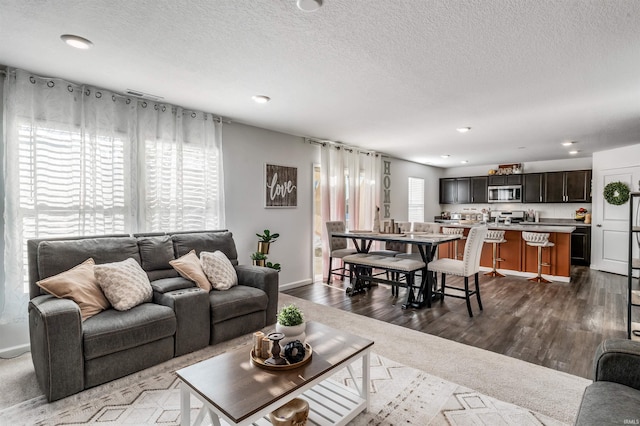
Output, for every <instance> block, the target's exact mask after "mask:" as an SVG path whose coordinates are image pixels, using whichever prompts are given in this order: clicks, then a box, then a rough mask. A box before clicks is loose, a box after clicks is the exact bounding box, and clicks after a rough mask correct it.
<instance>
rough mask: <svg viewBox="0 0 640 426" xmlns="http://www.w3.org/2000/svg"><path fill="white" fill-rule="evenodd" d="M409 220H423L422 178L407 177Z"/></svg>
mask: <svg viewBox="0 0 640 426" xmlns="http://www.w3.org/2000/svg"><path fill="white" fill-rule="evenodd" d="M408 186H409V215H408V216H409V222H424V179H421V178H412V177H410V178H409V185H408Z"/></svg>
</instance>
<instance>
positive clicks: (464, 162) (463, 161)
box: [461, 160, 469, 164]
mask: <svg viewBox="0 0 640 426" xmlns="http://www.w3.org/2000/svg"><path fill="white" fill-rule="evenodd" d="M468 162H469V160H462V161H461V163H462V164H467V163H468Z"/></svg>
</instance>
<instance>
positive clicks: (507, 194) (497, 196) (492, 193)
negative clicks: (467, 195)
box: [489, 185, 522, 203]
mask: <svg viewBox="0 0 640 426" xmlns="http://www.w3.org/2000/svg"><path fill="white" fill-rule="evenodd" d="M489 202H490V203H521V202H522V185H505V186H490V187H489Z"/></svg>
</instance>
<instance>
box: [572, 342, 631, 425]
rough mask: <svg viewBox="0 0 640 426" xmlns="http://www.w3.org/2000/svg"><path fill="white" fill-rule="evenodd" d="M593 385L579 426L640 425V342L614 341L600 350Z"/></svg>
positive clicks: (585, 395) (582, 406)
mask: <svg viewBox="0 0 640 426" xmlns="http://www.w3.org/2000/svg"><path fill="white" fill-rule="evenodd" d="M593 370H594V371H593V374H594V377H593V380H594V381H593V383H592V384H591V385H589V386H587V388H586V389H585V391H584V395H583V396H582V402H581V404H580V410H579V411H578V417H577V419H576V423H575V424H576V425H578V426H601V425H637V424H639V423H640V342H635V341H631V340H622V339H611V340H605V341H604V342H602V343H601V344H600V345H599V346H598V348H597V349H596V353H595V359H594V361H593Z"/></svg>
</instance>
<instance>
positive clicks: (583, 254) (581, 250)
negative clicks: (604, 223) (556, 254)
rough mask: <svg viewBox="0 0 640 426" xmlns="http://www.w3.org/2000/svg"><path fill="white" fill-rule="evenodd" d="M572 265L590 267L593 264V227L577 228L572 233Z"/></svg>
mask: <svg viewBox="0 0 640 426" xmlns="http://www.w3.org/2000/svg"><path fill="white" fill-rule="evenodd" d="M571 264H572V265H583V266H589V265H590V264H591V227H590V226H576V230H575V231H573V232H572V233H571Z"/></svg>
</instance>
